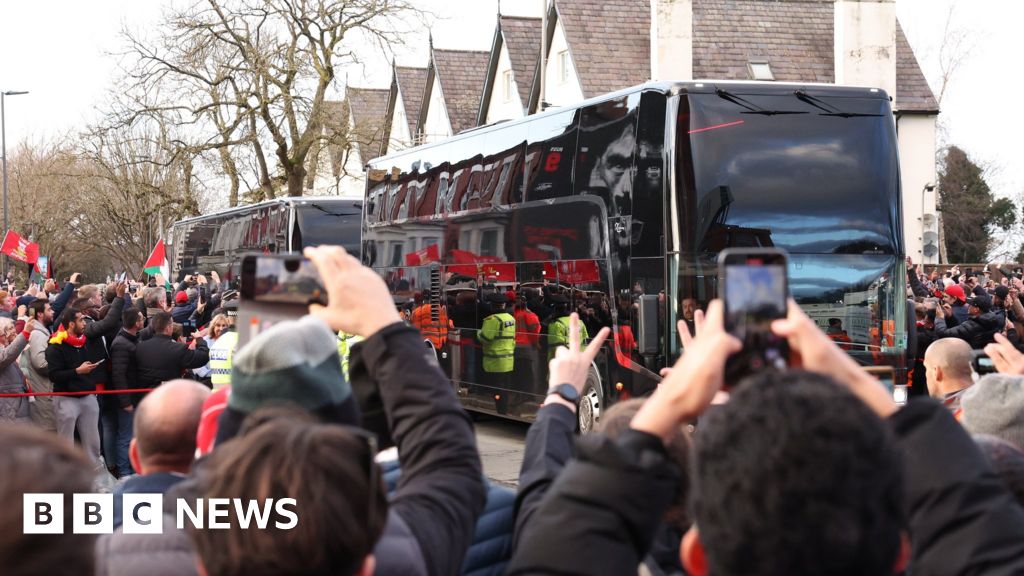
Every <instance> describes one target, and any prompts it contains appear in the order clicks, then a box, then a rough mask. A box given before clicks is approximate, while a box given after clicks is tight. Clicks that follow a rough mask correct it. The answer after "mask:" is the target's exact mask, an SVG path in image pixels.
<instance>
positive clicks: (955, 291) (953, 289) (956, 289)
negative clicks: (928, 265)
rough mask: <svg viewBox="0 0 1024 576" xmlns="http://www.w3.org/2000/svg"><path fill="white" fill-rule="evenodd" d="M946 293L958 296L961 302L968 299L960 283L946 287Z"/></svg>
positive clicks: (954, 296)
mask: <svg viewBox="0 0 1024 576" xmlns="http://www.w3.org/2000/svg"><path fill="white" fill-rule="evenodd" d="M946 294H948V295H950V296H952V297H953V298H956V299H957V300H959V301H961V302H966V301H967V296H965V295H964V289H963V288H961V287H960V285H959V284H953V285H952V286H950V287H948V288H946Z"/></svg>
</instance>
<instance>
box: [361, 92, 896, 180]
mask: <svg viewBox="0 0 1024 576" xmlns="http://www.w3.org/2000/svg"><path fill="white" fill-rule="evenodd" d="M718 87H727V88H728V89H729V90H730V91H732V92H737V93H739V94H764V95H782V94H792V93H793V92H794V91H796V90H805V91H808V92H810V93H811V95H815V96H825V95H828V96H838V97H846V98H878V99H885V100H890V97H889V95H888V94H887V93H886V92H885V90H883V89H881V88H873V87H869V86H837V85H835V84H824V83H818V82H753V81H750V80H693V81H690V82H670V81H657V82H646V83H644V84H640V85H637V86H631V87H629V88H623V89H622V90H618V91H616V92H609V93H608V94H602V95H600V96H595V97H593V98H590V99H587V100H584V101H582V102H579V103H577V104H573V105H571V106H561V107H557V108H555V107H552V108H549V109H548V110H545V111H544V112H538V113H537V114H531V115H529V116H526V117H525V118H518V119H516V120H499V121H497V122H495V123H492V124H486V125H484V126H477V127H474V128H469V129H467V130H463V131H462V132H459V133H458V134H456V135H454V136H452V137H450V138H446V139H444V140H440V141H437V142H431V143H429V144H422V145H420V146H414V147H412V148H408V149H405V150H400V151H398V152H395V153H393V154H388V155H386V156H380V157H377V158H374V159H373V160H370V161H369V162H367V163H366V166H364V168H370V167H373V166H374V165H375V164H377V163H380V162H384V161H389V160H391V159H395V158H401V157H402V156H405V155H407V154H412V153H414V152H419V151H421V150H429V149H430V148H433V147H435V146H440V145H444V144H448V143H450V142H455V141H457V140H461V139H463V138H469V137H472V136H476V135H478V134H486V133H488V132H490V131H492V130H498V129H502V128H506V127H508V126H515V125H517V124H523V123H527V122H531V121H533V120H535V119H537V118H543V117H546V116H552V115H555V114H560V113H563V112H566V111H569V110H577V109H579V108H586V107H587V106H592V105H594V104H600V103H601V102H605V101H607V100H611V99H614V98H621V97H622V96H627V95H629V94H635V93H638V92H660V93H662V94H666V95H669V96H675V95H678V94H688V93H693V94H705V93H712V92H714V91H715V89H716V88H718Z"/></svg>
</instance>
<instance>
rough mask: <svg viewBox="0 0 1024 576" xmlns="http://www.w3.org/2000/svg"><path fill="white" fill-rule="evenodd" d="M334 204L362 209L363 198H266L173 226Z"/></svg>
mask: <svg viewBox="0 0 1024 576" xmlns="http://www.w3.org/2000/svg"><path fill="white" fill-rule="evenodd" d="M314 203H316V204H332V205H341V206H345V207H349V206H351V207H354V208H358V209H360V210H361V209H362V203H363V199H362V198H339V197H337V196H288V197H285V198H274V199H273V200H264V201H263V202H257V203H255V204H245V205H243V206H235V207H233V208H226V209H224V210H219V211H217V212H210V213H209V214H201V215H199V216H193V217H191V218H185V219H183V220H178V221H177V222H175V223H174V224H172V225H171V227H174V226H178V225H180V224H189V223H191V222H198V221H201V220H206V219H207V218H213V217H217V216H226V215H229V214H237V213H240V212H248V211H250V210H255V209H257V208H263V207H265V206H274V205H282V206H304V205H307V204H314Z"/></svg>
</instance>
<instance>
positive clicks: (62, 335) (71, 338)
mask: <svg viewBox="0 0 1024 576" xmlns="http://www.w3.org/2000/svg"><path fill="white" fill-rule="evenodd" d="M64 342H67V343H68V344H70V345H72V346H74V347H75V348H81V347H82V346H85V334H82V335H81V336H75V335H73V334H71V333H70V332H68V331H67V328H64V325H63V324H61V325H60V326H59V327H57V331H56V332H54V333H53V336H51V337H50V344H62V343H64Z"/></svg>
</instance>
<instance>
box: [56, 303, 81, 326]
mask: <svg viewBox="0 0 1024 576" xmlns="http://www.w3.org/2000/svg"><path fill="white" fill-rule="evenodd" d="M81 313H82V311H81V310H79V309H78V308H75V307H74V306H68V307H67V308H65V309H64V311H63V312H61V314H60V323H61V324H63V325H64V328H70V327H71V325H72V324H74V323H75V318H76V317H77V316H78V315H79V314H81Z"/></svg>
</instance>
